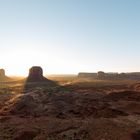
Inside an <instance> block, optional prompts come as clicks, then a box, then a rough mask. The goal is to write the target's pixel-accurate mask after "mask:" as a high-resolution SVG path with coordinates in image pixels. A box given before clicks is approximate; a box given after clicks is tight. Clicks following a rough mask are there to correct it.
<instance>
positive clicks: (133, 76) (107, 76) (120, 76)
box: [78, 71, 140, 80]
mask: <svg viewBox="0 0 140 140" xmlns="http://www.w3.org/2000/svg"><path fill="white" fill-rule="evenodd" d="M78 77H79V78H90V79H96V80H124V79H125V80H140V72H130V73H115V72H114V73H113V72H110V73H105V72H103V71H99V72H97V73H86V72H82V73H81V72H80V73H79V74H78Z"/></svg>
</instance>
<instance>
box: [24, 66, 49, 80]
mask: <svg viewBox="0 0 140 140" xmlns="http://www.w3.org/2000/svg"><path fill="white" fill-rule="evenodd" d="M27 82H50V80H48V79H47V78H46V77H44V76H43V69H42V68H41V67H40V66H33V67H31V68H30V69H29V75H28V77H27Z"/></svg>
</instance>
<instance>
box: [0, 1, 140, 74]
mask: <svg viewBox="0 0 140 140" xmlns="http://www.w3.org/2000/svg"><path fill="white" fill-rule="evenodd" d="M33 65H40V66H42V67H43V69H44V72H45V73H46V74H47V73H48V74H54V73H57V74H62V73H78V72H80V71H87V72H96V71H98V70H103V71H105V72H109V71H118V72H125V71H140V0H0V68H5V69H6V72H7V74H8V75H16V74H17V75H27V73H28V68H30V67H31V66H33Z"/></svg>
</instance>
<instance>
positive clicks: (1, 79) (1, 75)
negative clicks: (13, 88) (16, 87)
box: [0, 69, 12, 82]
mask: <svg viewBox="0 0 140 140" xmlns="http://www.w3.org/2000/svg"><path fill="white" fill-rule="evenodd" d="M11 80H12V79H11V78H9V77H8V76H6V75H5V70H4V69H0V82H7V81H11Z"/></svg>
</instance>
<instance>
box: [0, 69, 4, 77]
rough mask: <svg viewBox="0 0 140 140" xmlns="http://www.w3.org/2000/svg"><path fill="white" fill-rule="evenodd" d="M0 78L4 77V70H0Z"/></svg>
mask: <svg viewBox="0 0 140 140" xmlns="http://www.w3.org/2000/svg"><path fill="white" fill-rule="evenodd" d="M0 77H5V70H4V69H0Z"/></svg>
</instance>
